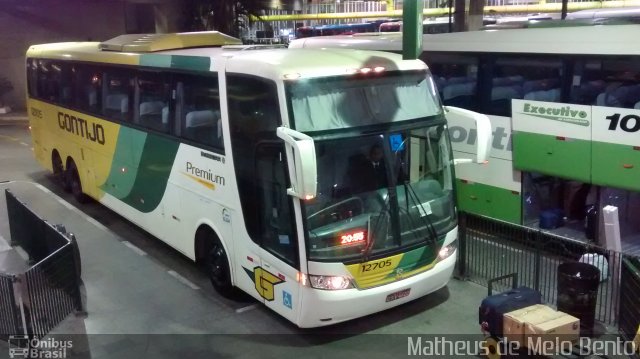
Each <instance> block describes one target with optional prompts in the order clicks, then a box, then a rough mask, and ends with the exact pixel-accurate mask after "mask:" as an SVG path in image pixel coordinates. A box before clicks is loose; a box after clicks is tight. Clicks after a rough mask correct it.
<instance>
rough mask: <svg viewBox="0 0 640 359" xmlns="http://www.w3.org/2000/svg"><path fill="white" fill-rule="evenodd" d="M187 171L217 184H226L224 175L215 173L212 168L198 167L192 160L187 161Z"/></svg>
mask: <svg viewBox="0 0 640 359" xmlns="http://www.w3.org/2000/svg"><path fill="white" fill-rule="evenodd" d="M187 173H188V174H190V175H193V176H196V177H199V178H202V179H205V180H207V181H209V182H213V183H215V184H219V185H223V186H224V185H225V180H224V177H222V176H218V175H215V174H213V172H211V170H208V169H202V168H198V167H196V166H194V165H193V163H191V162H187Z"/></svg>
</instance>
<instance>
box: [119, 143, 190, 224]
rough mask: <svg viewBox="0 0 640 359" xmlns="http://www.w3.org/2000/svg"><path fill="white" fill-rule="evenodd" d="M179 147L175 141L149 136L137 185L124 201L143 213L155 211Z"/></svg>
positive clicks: (136, 181) (136, 180) (139, 169)
mask: <svg viewBox="0 0 640 359" xmlns="http://www.w3.org/2000/svg"><path fill="white" fill-rule="evenodd" d="M179 146H180V143H179V142H177V141H175V140H171V139H168V138H166V137H162V136H157V135H148V136H147V140H146V141H145V144H144V149H143V150H142V157H141V158H140V164H139V165H138V171H137V172H138V173H137V175H136V179H135V183H134V185H133V188H132V189H131V192H130V193H129V195H128V196H127V197H125V198H123V199H122V201H123V202H125V203H127V204H128V205H130V206H131V207H134V208H135V209H137V210H139V211H141V212H145V213H148V212H151V211H153V210H154V209H155V208H156V207H157V206H158V204H160V201H161V200H162V197H163V196H164V192H165V190H166V188H167V182H168V181H169V176H170V174H171V168H172V167H173V162H174V160H175V158H176V154H177V153H178V147H179Z"/></svg>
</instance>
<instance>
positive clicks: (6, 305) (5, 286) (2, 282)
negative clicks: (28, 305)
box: [0, 274, 20, 340]
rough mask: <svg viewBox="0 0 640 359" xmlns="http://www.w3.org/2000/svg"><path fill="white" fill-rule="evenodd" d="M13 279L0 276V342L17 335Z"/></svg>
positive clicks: (17, 326)
mask: <svg viewBox="0 0 640 359" xmlns="http://www.w3.org/2000/svg"><path fill="white" fill-rule="evenodd" d="M14 281H15V278H14V277H13V276H8V275H4V274H0V340H7V339H8V337H9V335H12V334H15V333H18V332H19V330H20V325H19V321H18V319H19V318H20V317H19V316H18V315H17V314H18V313H17V311H16V309H17V306H16V300H15V293H14V291H13V283H14Z"/></svg>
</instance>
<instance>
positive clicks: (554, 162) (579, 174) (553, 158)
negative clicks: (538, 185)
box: [513, 132, 591, 183]
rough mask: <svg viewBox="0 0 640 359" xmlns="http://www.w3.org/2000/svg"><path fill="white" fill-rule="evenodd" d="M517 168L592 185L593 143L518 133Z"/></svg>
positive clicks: (514, 148)
mask: <svg viewBox="0 0 640 359" xmlns="http://www.w3.org/2000/svg"><path fill="white" fill-rule="evenodd" d="M513 167H514V168H516V169H519V170H521V171H528V172H539V173H542V174H546V175H551V176H555V177H561V178H569V179H573V180H576V181H581V182H586V183H589V182H591V141H587V140H578V139H573V138H566V139H565V138H557V137H556V136H550V135H541V134H536V133H529V132H514V134H513Z"/></svg>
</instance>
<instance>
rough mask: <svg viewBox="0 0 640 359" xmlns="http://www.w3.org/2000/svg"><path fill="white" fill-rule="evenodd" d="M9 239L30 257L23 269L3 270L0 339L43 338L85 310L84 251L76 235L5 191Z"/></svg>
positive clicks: (1, 276) (0, 275) (0, 281)
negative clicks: (81, 292)
mask: <svg viewBox="0 0 640 359" xmlns="http://www.w3.org/2000/svg"><path fill="white" fill-rule="evenodd" d="M5 194H6V201H7V212H8V214H9V227H10V233H11V244H12V245H18V246H20V247H21V248H22V249H23V250H24V251H25V252H26V253H27V255H28V256H29V263H30V265H31V266H30V267H29V269H28V270H26V271H25V272H21V273H13V274H11V275H4V274H0V320H1V322H0V330H1V331H0V339H6V338H7V337H8V336H9V335H26V336H29V337H35V338H42V337H44V336H45V335H46V334H47V333H49V332H50V331H51V330H52V329H53V328H54V327H55V326H56V325H58V324H59V323H60V322H62V321H63V320H64V319H65V318H66V317H67V316H68V315H69V314H70V313H73V312H82V311H83V306H82V299H81V294H80V285H81V279H80V274H81V273H80V252H79V250H78V246H77V243H76V241H75V237H74V236H73V234H70V233H66V230H65V229H64V227H62V226H54V225H51V224H50V223H48V222H47V221H45V220H43V219H42V218H40V217H39V216H38V215H37V214H35V213H34V212H33V211H32V210H31V209H29V208H28V207H27V206H26V205H25V204H24V203H21V202H20V201H19V200H18V199H17V198H16V197H15V196H14V195H13V193H11V191H9V190H5Z"/></svg>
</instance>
